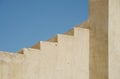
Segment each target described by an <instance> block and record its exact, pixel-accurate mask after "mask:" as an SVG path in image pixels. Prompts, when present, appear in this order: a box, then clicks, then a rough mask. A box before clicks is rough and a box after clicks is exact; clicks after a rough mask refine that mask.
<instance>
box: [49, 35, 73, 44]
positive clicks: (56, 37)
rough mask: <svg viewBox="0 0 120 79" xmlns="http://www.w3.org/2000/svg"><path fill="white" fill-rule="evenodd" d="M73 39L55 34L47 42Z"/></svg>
mask: <svg viewBox="0 0 120 79" xmlns="http://www.w3.org/2000/svg"><path fill="white" fill-rule="evenodd" d="M73 38H74V37H73V36H71V35H66V34H57V35H56V36H54V37H53V38H51V39H49V40H47V41H49V42H58V43H59V42H60V41H61V40H64V39H68V40H70V39H73Z"/></svg>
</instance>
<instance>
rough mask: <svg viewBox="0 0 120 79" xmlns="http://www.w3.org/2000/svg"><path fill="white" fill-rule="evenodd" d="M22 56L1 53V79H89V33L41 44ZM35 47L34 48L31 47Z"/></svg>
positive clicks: (25, 50) (80, 33)
mask: <svg viewBox="0 0 120 79" xmlns="http://www.w3.org/2000/svg"><path fill="white" fill-rule="evenodd" d="M37 46H38V47H36V48H40V49H33V48H28V49H24V50H23V51H24V52H23V54H19V55H20V56H19V55H17V54H16V55H9V54H8V53H6V54H4V53H0V79H89V30H88V29H81V28H75V30H74V36H72V35H64V34H62V35H58V36H57V42H48V41H44V42H40V43H39V44H37ZM34 47H35V46H34Z"/></svg>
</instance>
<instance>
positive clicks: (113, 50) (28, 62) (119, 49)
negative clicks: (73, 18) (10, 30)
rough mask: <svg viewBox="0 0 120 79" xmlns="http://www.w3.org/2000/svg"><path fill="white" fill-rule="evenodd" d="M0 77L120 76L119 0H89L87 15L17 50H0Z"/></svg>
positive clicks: (98, 78)
mask: <svg viewBox="0 0 120 79" xmlns="http://www.w3.org/2000/svg"><path fill="white" fill-rule="evenodd" d="M0 79H120V0H89V19H88V20H87V21H85V22H84V23H82V24H79V25H77V26H76V27H74V28H73V29H71V30H69V31H68V32H65V33H64V34H58V35H56V36H54V37H53V38H51V39H49V40H47V41H40V42H38V43H37V44H35V45H33V46H32V47H31V48H24V49H23V50H22V51H20V52H19V53H13V54H12V53H5V52H0Z"/></svg>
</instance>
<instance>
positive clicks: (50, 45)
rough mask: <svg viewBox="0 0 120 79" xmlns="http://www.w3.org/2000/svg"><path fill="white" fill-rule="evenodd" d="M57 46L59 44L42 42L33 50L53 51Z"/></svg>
mask: <svg viewBox="0 0 120 79" xmlns="http://www.w3.org/2000/svg"><path fill="white" fill-rule="evenodd" d="M56 46H57V42H49V41H40V42H38V43H37V44H35V45H33V46H32V47H31V48H34V49H40V50H43V49H46V50H47V49H48V48H49V49H51V48H54V47H56Z"/></svg>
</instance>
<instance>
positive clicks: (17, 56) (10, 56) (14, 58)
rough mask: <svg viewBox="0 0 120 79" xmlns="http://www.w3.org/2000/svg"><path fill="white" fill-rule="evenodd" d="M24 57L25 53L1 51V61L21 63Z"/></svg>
mask: <svg viewBox="0 0 120 79" xmlns="http://www.w3.org/2000/svg"><path fill="white" fill-rule="evenodd" d="M23 59H24V55H23V54H21V53H10V52H0V62H5V63H11V62H14V63H15V62H16V63H20V62H22V61H23Z"/></svg>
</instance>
